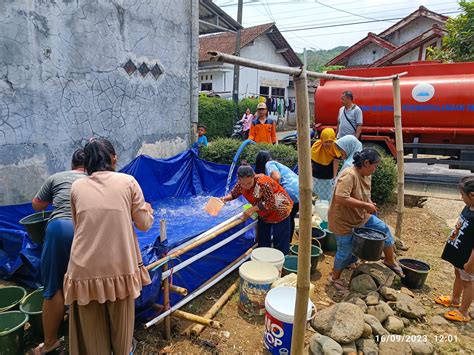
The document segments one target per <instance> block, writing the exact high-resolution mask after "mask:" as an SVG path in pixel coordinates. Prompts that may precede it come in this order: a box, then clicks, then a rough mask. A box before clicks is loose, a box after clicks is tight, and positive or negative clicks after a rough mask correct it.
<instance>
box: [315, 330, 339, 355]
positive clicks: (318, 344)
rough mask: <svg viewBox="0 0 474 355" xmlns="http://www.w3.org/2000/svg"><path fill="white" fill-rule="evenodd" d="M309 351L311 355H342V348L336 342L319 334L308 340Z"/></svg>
mask: <svg viewBox="0 0 474 355" xmlns="http://www.w3.org/2000/svg"><path fill="white" fill-rule="evenodd" d="M309 349H310V353H311V354H313V355H320V354H322V355H342V347H341V346H340V345H339V344H338V343H337V342H335V341H334V340H332V339H331V338H329V337H327V336H324V335H322V334H319V333H316V334H314V335H313V336H312V337H311V338H310V339H309Z"/></svg>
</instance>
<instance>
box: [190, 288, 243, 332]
mask: <svg viewBox="0 0 474 355" xmlns="http://www.w3.org/2000/svg"><path fill="white" fill-rule="evenodd" d="M239 284H240V279H239V280H237V281H235V282H234V283H233V284H232V285H231V286H230V287H229V288H228V289H227V291H225V292H224V294H223V295H222V296H221V297H219V299H218V300H217V301H216V303H214V304H213V305H212V307H211V308H209V310H208V311H207V312H206V313H205V314H204V315H203V317H204V318H207V319H212V318H214V317H215V316H216V315H217V313H219V311H220V310H221V309H222V307H224V305H225V304H226V303H227V301H228V300H229V299H230V298H231V297H232V295H233V294H234V292H236V291H237V290H238V288H239ZM190 328H191V329H190ZM190 328H187V329H186V330H185V331H184V332H183V333H184V334H188V335H189V334H190V335H193V336H198V335H199V334H201V333H202V331H203V330H204V328H205V326H203V325H202V324H196V325H195V326H192V327H190Z"/></svg>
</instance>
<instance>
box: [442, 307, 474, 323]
mask: <svg viewBox="0 0 474 355" xmlns="http://www.w3.org/2000/svg"><path fill="white" fill-rule="evenodd" d="M444 318H446V319H447V320H450V321H453V322H463V323H467V322H469V321H470V320H471V317H469V316H467V317H465V316H464V314H462V313H461V312H459V311H458V310H454V311H449V312H446V313H445V314H444Z"/></svg>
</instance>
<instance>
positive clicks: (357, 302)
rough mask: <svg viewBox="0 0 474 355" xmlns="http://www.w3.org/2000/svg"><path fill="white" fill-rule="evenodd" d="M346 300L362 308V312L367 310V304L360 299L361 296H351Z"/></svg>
mask: <svg viewBox="0 0 474 355" xmlns="http://www.w3.org/2000/svg"><path fill="white" fill-rule="evenodd" d="M347 302H349V303H352V304H355V305H356V306H358V307H359V308H360V309H361V310H362V312H364V313H365V312H367V305H366V304H365V302H364V301H363V300H362V298H359V297H353V298H351V299H350V300H348V301H347Z"/></svg>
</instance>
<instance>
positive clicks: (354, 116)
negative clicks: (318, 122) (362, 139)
mask: <svg viewBox="0 0 474 355" xmlns="http://www.w3.org/2000/svg"><path fill="white" fill-rule="evenodd" d="M344 112H345V113H346V115H345V116H344ZM346 116H347V118H346ZM348 120H349V121H350V122H351V123H352V125H351V123H349V122H348ZM337 123H338V126H339V129H338V130H337V138H342V137H344V136H348V135H354V134H355V132H356V130H355V129H354V127H355V128H356V129H357V126H362V123H363V118H362V110H361V109H360V107H359V106H357V105H353V106H352V107H351V108H350V109H349V110H346V108H345V107H344V106H342V107H341V108H340V109H339V117H338V118H337Z"/></svg>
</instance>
